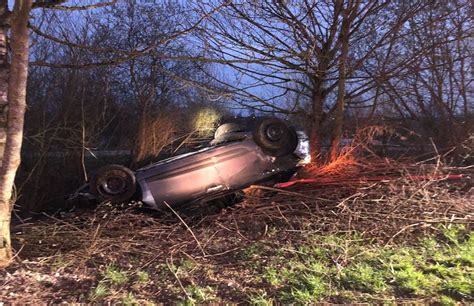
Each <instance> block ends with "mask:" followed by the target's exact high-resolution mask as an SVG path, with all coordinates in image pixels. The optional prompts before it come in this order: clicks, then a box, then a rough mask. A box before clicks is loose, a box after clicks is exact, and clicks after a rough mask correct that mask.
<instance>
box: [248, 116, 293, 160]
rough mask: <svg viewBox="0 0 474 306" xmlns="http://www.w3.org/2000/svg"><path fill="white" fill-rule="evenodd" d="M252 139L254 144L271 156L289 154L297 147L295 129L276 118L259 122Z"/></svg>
mask: <svg viewBox="0 0 474 306" xmlns="http://www.w3.org/2000/svg"><path fill="white" fill-rule="evenodd" d="M253 138H254V141H255V143H256V144H257V145H259V146H260V147H261V148H262V150H263V151H264V152H265V153H266V154H268V155H271V156H284V155H287V154H290V153H292V152H294V151H295V149H296V147H297V145H298V136H297V134H296V131H295V129H294V128H292V127H290V126H288V125H287V124H286V123H285V122H284V121H282V120H280V119H276V118H270V119H264V120H262V121H260V122H259V123H258V124H257V128H256V129H255V130H254V132H253Z"/></svg>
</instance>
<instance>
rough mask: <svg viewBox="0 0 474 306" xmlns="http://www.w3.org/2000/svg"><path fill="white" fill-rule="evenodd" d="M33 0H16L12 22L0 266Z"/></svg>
mask: <svg viewBox="0 0 474 306" xmlns="http://www.w3.org/2000/svg"><path fill="white" fill-rule="evenodd" d="M31 5H32V0H16V1H15V5H14V8H13V15H12V22H11V41H10V46H11V51H12V56H11V67H10V76H9V80H8V125H7V140H6V143H5V151H4V154H3V163H2V167H1V169H0V221H1V227H0V266H6V265H8V264H9V263H10V261H11V258H12V249H11V241H10V218H11V211H12V207H13V205H12V203H11V196H12V189H13V184H14V180H15V175H16V171H17V169H18V166H19V165H20V153H21V144H22V140H23V121H24V115H25V109H26V81H27V77H28V47H29V45H28V34H29V33H28V19H29V14H30V11H31Z"/></svg>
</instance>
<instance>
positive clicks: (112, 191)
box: [89, 165, 137, 204]
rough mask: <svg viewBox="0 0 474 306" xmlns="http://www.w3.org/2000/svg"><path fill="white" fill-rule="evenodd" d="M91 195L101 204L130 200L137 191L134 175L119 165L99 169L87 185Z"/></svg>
mask: <svg viewBox="0 0 474 306" xmlns="http://www.w3.org/2000/svg"><path fill="white" fill-rule="evenodd" d="M89 185H90V190H91V193H92V194H93V195H94V196H95V197H96V198H97V199H98V200H99V201H101V202H104V201H109V202H111V203H113V204H119V203H123V202H126V201H128V200H130V199H131V198H132V197H133V195H134V194H135V191H136V190H137V184H136V178H135V174H134V173H133V172H132V170H130V169H128V168H126V167H124V166H121V165H108V166H105V167H102V168H100V169H99V170H98V171H97V172H96V173H95V175H93V176H92V178H91V181H90V183H89Z"/></svg>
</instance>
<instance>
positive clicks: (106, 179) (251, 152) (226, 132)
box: [89, 118, 302, 209]
mask: <svg viewBox="0 0 474 306" xmlns="http://www.w3.org/2000/svg"><path fill="white" fill-rule="evenodd" d="M297 147H298V135H297V133H296V131H295V130H294V128H292V127H290V126H289V125H287V124H286V122H284V121H282V120H279V119H276V118H270V119H264V120H261V121H260V122H259V123H258V124H257V126H256V128H255V129H253V130H252V131H249V130H246V129H245V128H243V127H242V126H239V125H237V124H234V123H227V124H224V125H221V126H220V127H219V128H218V129H217V130H216V132H215V136H214V140H212V141H211V143H210V146H209V147H207V148H204V149H201V150H199V151H195V152H192V153H187V154H182V155H178V156H175V157H171V158H168V159H165V160H162V161H159V162H156V163H153V164H151V165H149V166H147V167H144V168H141V169H138V170H136V171H135V172H133V171H131V170H130V169H128V168H126V167H123V166H121V165H109V166H105V167H103V168H100V169H99V170H98V171H97V173H96V174H95V175H94V176H93V177H92V178H91V181H90V182H89V188H90V192H91V193H92V194H93V195H94V196H95V198H97V199H98V200H100V201H110V202H113V203H120V202H125V201H128V200H131V199H134V198H135V199H137V200H141V201H142V202H144V203H146V204H147V205H149V206H150V207H152V208H156V209H159V208H164V207H166V206H168V205H169V206H177V205H180V204H184V203H192V202H196V201H207V200H211V199H215V198H218V197H222V196H225V195H227V194H230V193H233V192H235V191H238V190H241V189H244V188H246V187H248V186H250V185H253V184H265V183H266V184H268V183H270V184H271V183H275V182H278V181H282V180H286V179H288V178H289V177H291V176H292V175H293V174H294V172H295V171H296V168H297V165H298V162H299V161H300V160H301V158H302V156H298V155H297V154H295V153H296V152H295V150H296V148H297Z"/></svg>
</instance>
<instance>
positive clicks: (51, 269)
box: [0, 163, 474, 303]
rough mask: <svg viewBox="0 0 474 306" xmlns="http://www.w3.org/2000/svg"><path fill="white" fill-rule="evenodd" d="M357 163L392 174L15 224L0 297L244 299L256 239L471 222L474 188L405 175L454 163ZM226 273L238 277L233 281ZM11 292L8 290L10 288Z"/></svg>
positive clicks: (416, 233)
mask: <svg viewBox="0 0 474 306" xmlns="http://www.w3.org/2000/svg"><path fill="white" fill-rule="evenodd" d="M377 165H378V166H377ZM369 168H370V171H368V169H369ZM363 169H366V170H365V172H360V171H359V172H358V176H359V177H360V176H361V175H362V174H363V175H362V177H370V176H371V175H372V176H378V175H380V174H381V173H385V174H386V172H391V173H392V176H393V178H394V179H391V180H386V181H378V182H372V181H370V180H364V179H358V180H354V179H353V178H350V177H347V178H346V179H340V180H337V181H334V180H333V182H332V183H330V184H328V183H327V184H311V185H301V186H299V185H297V186H294V188H292V189H290V190H284V191H281V192H278V193H277V194H276V195H273V196H271V197H268V198H258V199H256V198H247V199H246V200H245V201H243V202H241V203H239V204H237V205H235V206H233V207H228V208H225V209H218V208H217V207H216V206H213V205H194V206H192V207H188V208H186V209H180V210H176V212H172V211H165V212H160V213H153V212H147V211H143V210H140V209H138V210H137V206H139V204H137V203H131V204H127V205H124V206H122V207H111V206H109V205H105V204H103V205H101V206H99V207H97V208H96V209H94V210H85V211H76V212H71V213H66V214H64V215H62V216H60V217H45V218H43V219H42V220H41V221H37V222H34V223H25V224H21V225H18V226H16V227H15V229H14V231H13V239H14V241H15V243H16V245H17V250H21V251H20V252H19V253H18V254H17V257H16V259H17V263H16V264H15V265H14V266H12V268H11V269H10V270H9V271H10V272H8V271H5V272H1V273H3V274H2V276H3V279H4V280H5V281H4V283H3V284H2V282H1V281H0V297H2V299H3V300H4V301H16V302H17V303H21V302H26V301H28V302H34V301H48V302H55V301H56V302H60V301H64V300H67V301H76V302H77V301H82V302H84V301H89V302H90V301H92V300H91V296H99V295H100V294H102V293H101V292H102V291H101V290H102V289H103V288H102V287H100V286H99V285H101V284H106V285H107V286H108V287H107V288H109V290H111V291H109V292H107V298H106V300H107V301H122V302H123V301H124V294H125V293H124V292H133V293H134V294H135V297H136V298H137V299H138V300H139V301H140V302H146V300H150V299H151V300H154V301H161V302H166V301H170V300H175V301H176V300H177V299H179V297H180V296H181V297H182V296H183V295H184V296H188V297H191V296H192V294H191V293H192V292H198V293H199V294H203V292H204V293H206V294H208V295H209V296H213V295H212V294H213V293H212V292H214V291H212V290H210V289H209V290H208V289H206V288H208V287H209V286H211V287H212V288H218V292H219V298H220V299H221V300H222V301H234V302H245V301H248V300H246V295H245V292H253V291H252V290H254V289H255V288H254V289H252V288H253V286H254V284H253V283H252V282H253V281H254V280H253V279H252V278H249V275H247V274H246V273H248V267H247V266H245V265H248V263H247V262H246V263H245V265H244V266H242V265H243V264H242V265H241V263H240V261H239V258H240V257H239V256H241V255H239V254H243V253H244V254H247V253H248V251H246V250H247V249H248V247H249V245H250V244H253V243H256V242H264V244H265V245H268V246H271V248H272V249H274V250H277V249H278V248H279V247H281V245H283V244H284V245H286V244H288V243H291V244H295V245H297V244H298V243H300V242H301V241H303V240H304V239H305V237H308V235H315V234H317V235H322V236H330V235H336V236H337V235H345V234H348V233H357V235H358V237H359V239H361V241H371V243H377V244H381V245H398V244H407V243H408V244H411V243H415V242H416V239H418V238H417V237H422V236H424V235H428V234H430V233H431V234H433V233H434V234H436V233H437V231H439V229H438V226H439V225H440V224H445V225H449V224H464V225H465V226H467V227H468V228H472V226H473V224H474V205H473V203H474V201H473V200H474V198H473V196H474V195H473V193H472V190H471V191H469V190H467V189H466V186H468V185H466V182H465V181H459V182H454V183H453V182H449V183H448V182H445V181H443V180H439V179H438V180H424V181H416V182H415V181H411V180H409V179H408V177H407V174H408V173H410V174H413V175H415V174H421V172H420V171H422V170H420V169H424V170H423V174H426V173H435V172H436V173H438V174H440V173H441V174H442V173H448V172H450V171H454V170H455V169H454V168H444V167H441V166H439V165H438V166H436V165H433V166H431V167H420V165H412V166H409V165H404V166H403V167H402V165H401V164H395V163H391V164H382V163H379V164H377V163H375V164H371V167H367V166H366V167H364V168H363ZM427 169H428V170H427ZM458 171H464V172H466V171H471V170H469V169H458ZM400 173H405V175H399V174H400ZM467 183H469V182H467ZM471 183H472V182H471ZM277 191H278V190H277ZM177 214H179V217H177ZM242 252H243V253H242ZM246 256H247V255H246ZM249 256H250V255H249ZM341 264H343V262H342V261H341ZM110 267H115V269H116V270H117V271H115V272H116V273H115V272H114V271H112V272H114V273H115V274H117V275H119V276H120V275H122V274H124V275H126V277H125V276H124V277H125V279H130V281H128V282H127V283H126V285H111V284H109V283H107V282H110V281H108V280H107V279H108V278H107V277H105V278H104V276H103V275H104V273H106V272H104V271H109V270H110V269H111V268H110ZM196 269H198V270H196ZM199 269H204V270H202V271H201V270H199ZM139 271H147V273H148V274H150V275H157V276H160V277H158V278H159V279H160V282H159V284H153V283H147V284H146V285H139V287H137V286H138V285H137V284H133V281H132V280H133V279H135V278H136V275H137V274H138V273H139ZM185 271H188V272H185ZM191 271H192V272H191ZM112 272H111V273H112ZM5 273H6V274H5ZM121 273H122V274H121ZM187 273H189V274H187ZM112 274H113V273H112ZM115 274H113V275H115ZM191 274H192V275H194V274H196V275H200V277H199V278H195V277H194V276H193V277H191ZM162 275H168V277H166V278H163V276H162ZM252 277H253V276H252ZM35 279H42V281H36V280H35ZM104 279H105V280H104ZM229 279H232V282H231V281H230V280H229ZM104 282H105V283H104ZM230 282H231V283H236V284H239V287H238V288H236V289H235V290H230V289H229V287H228V284H229V283H230ZM70 283H71V284H73V285H70V286H68V285H67V284H70ZM198 284H199V285H200V286H201V287H196V286H198ZM211 287H209V288H211ZM91 288H96V289H95V290H96V291H97V292H95V293H94V294H95V295H90V290H91ZM189 288H191V289H189ZM192 288H194V289H192ZM196 290H197V291H196ZM216 290H217V289H216ZM249 290H250V291H249ZM8 292H14V294H15V295H14V296H11V297H9V296H8ZM73 292H74V293H73ZM190 292H191V293H190ZM185 293H186V294H185ZM81 294H82V295H81ZM127 294H128V293H127ZM209 298H210V297H209Z"/></svg>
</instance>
